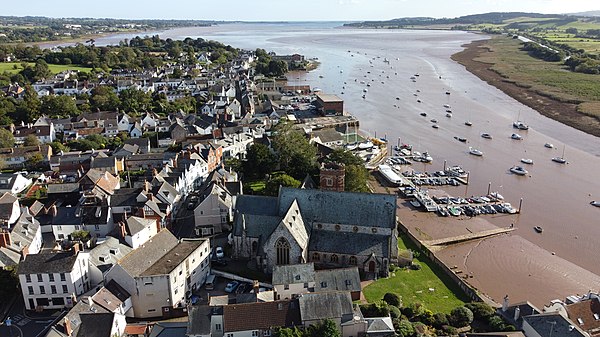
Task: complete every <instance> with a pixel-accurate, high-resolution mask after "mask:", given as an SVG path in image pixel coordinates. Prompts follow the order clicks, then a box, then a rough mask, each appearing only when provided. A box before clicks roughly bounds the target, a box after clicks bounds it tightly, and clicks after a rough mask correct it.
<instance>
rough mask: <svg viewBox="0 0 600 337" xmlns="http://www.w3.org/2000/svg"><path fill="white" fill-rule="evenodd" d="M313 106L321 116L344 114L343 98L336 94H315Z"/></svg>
mask: <svg viewBox="0 0 600 337" xmlns="http://www.w3.org/2000/svg"><path fill="white" fill-rule="evenodd" d="M315 106H316V107H317V110H318V111H319V112H320V113H321V115H323V116H343V115H344V100H343V99H341V98H339V97H338V96H336V95H327V94H322V93H319V94H317V102H316V104H315Z"/></svg>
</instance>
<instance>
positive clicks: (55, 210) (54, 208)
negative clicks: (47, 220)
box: [50, 204, 58, 216]
mask: <svg viewBox="0 0 600 337" xmlns="http://www.w3.org/2000/svg"><path fill="white" fill-rule="evenodd" d="M50 213H52V216H56V214H58V209H57V208H56V204H54V205H52V207H50Z"/></svg>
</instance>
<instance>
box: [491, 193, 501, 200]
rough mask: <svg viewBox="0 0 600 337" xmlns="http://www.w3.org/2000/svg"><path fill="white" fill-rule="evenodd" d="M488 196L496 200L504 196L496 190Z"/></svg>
mask: <svg viewBox="0 0 600 337" xmlns="http://www.w3.org/2000/svg"><path fill="white" fill-rule="evenodd" d="M490 197H492V198H494V199H496V200H504V197H503V196H502V194H500V193H498V192H492V193H490Z"/></svg>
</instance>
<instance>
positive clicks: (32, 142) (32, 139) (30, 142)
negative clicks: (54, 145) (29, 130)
mask: <svg viewBox="0 0 600 337" xmlns="http://www.w3.org/2000/svg"><path fill="white" fill-rule="evenodd" d="M23 145H24V146H37V145H40V140H39V139H38V137H36V136H35V135H34V134H29V135H27V136H26V137H25V140H23Z"/></svg>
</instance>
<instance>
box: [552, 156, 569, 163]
mask: <svg viewBox="0 0 600 337" xmlns="http://www.w3.org/2000/svg"><path fill="white" fill-rule="evenodd" d="M552 161H553V162H555V163H559V164H566V163H567V160H566V159H565V158H563V157H554V158H552Z"/></svg>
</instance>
